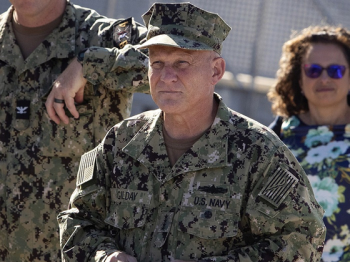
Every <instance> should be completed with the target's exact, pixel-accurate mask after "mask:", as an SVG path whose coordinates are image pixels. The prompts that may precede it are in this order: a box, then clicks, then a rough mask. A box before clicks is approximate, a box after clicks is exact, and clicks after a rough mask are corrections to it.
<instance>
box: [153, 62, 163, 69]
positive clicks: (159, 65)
mask: <svg viewBox="0 0 350 262" xmlns="http://www.w3.org/2000/svg"><path fill="white" fill-rule="evenodd" d="M162 66H163V63H162V62H160V61H154V62H152V63H151V67H152V68H156V69H159V68H161V67H162Z"/></svg>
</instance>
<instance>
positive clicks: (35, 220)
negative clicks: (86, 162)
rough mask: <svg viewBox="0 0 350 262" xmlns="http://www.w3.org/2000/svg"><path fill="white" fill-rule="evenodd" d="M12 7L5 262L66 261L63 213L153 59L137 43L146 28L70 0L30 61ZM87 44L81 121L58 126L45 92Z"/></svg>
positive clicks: (1, 226)
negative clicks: (81, 170)
mask: <svg viewBox="0 0 350 262" xmlns="http://www.w3.org/2000/svg"><path fill="white" fill-rule="evenodd" d="M12 12H13V9H12V8H10V9H9V10H8V11H7V12H6V13H3V14H2V15H1V16H0V83H1V85H0V261H13V262H14V261H50V262H51V261H60V251H59V236H58V225H57V218H56V217H57V215H58V213H59V211H62V210H66V209H67V206H68V202H69V196H70V195H71V194H72V192H73V191H74V189H75V174H76V172H77V171H78V167H79V161H80V157H81V155H82V154H83V153H84V152H87V151H88V150H91V149H93V148H94V147H95V146H96V145H98V143H99V142H101V140H102V139H103V137H104V135H105V134H106V132H107V131H108V130H109V129H110V128H111V127H112V126H113V125H114V124H115V123H117V122H119V121H120V120H122V119H124V118H126V117H128V116H129V115H130V107H131V102H132V93H133V92H136V91H147V90H148V86H147V81H146V79H147V66H145V65H147V57H146V56H145V55H144V54H142V53H140V52H138V51H136V50H135V48H134V47H133V46H132V45H131V44H138V43H140V42H141V40H142V39H144V38H145V36H146V31H147V30H146V28H145V27H143V26H141V25H140V24H136V23H135V22H134V21H133V20H132V19H126V20H114V19H107V18H105V17H103V16H100V15H99V14H97V13H96V12H95V11H93V10H90V9H85V8H82V7H79V6H76V5H72V4H71V3H69V2H68V3H67V7H66V11H65V14H64V17H63V20H62V22H61V24H60V26H59V27H58V28H56V29H55V30H54V31H53V32H52V33H51V34H50V35H49V36H48V37H47V38H46V39H45V40H44V41H43V43H42V44H41V45H40V46H39V47H38V48H37V49H36V50H35V51H34V52H33V53H32V54H31V55H30V56H29V57H28V58H27V59H26V60H25V61H23V58H22V55H21V51H20V49H19V47H18V45H17V43H16V39H15V37H14V34H13V29H12V25H11V22H10V21H11V19H12ZM121 29H122V30H121ZM120 32H122V33H121V34H120ZM126 40H128V41H129V42H128V43H129V44H127V43H126V42H125V41H126ZM122 43H124V44H123V47H124V48H123V49H119V48H118V46H120V45H121V44H122ZM85 48H89V49H88V51H87V54H86V55H85V57H84V62H83V69H84V74H85V76H86V77H87V79H88V80H89V83H88V84H87V85H86V87H85V94H84V102H83V103H82V104H79V105H78V106H77V110H78V111H79V113H80V118H79V119H73V118H72V117H71V118H70V124H69V125H64V124H61V125H56V124H55V123H54V122H52V121H50V119H49V118H48V115H47V113H46V109H45V101H46V96H47V95H48V94H49V92H50V89H51V87H52V83H53V82H54V81H55V79H56V78H57V76H58V75H60V74H61V72H62V71H63V70H64V69H65V68H66V67H67V66H68V64H69V63H70V61H72V59H73V58H74V57H75V56H76V55H77V54H78V53H79V52H80V51H81V50H84V49H85ZM101 62H104V63H105V64H103V65H101V64H100V63H101ZM66 113H67V114H68V115H70V114H69V112H68V111H67V112H66Z"/></svg>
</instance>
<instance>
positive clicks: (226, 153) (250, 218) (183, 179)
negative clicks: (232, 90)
mask: <svg viewBox="0 0 350 262" xmlns="http://www.w3.org/2000/svg"><path fill="white" fill-rule="evenodd" d="M216 97H217V98H218V96H217V95H216ZM218 99H219V98H218ZM162 125H163V121H162V112H161V111H160V110H155V111H149V112H145V113H142V114H140V115H138V116H135V117H131V118H129V119H126V120H124V121H122V122H121V123H119V124H117V125H116V126H115V127H114V128H112V129H111V130H110V131H109V132H108V134H107V135H106V137H105V138H104V140H103V142H102V143H101V144H100V145H99V146H98V147H96V148H95V149H94V150H92V151H90V152H88V153H86V154H84V156H83V157H82V161H81V163H80V168H79V172H78V178H77V188H76V190H75V191H74V194H73V195H72V197H71V202H70V209H69V210H67V211H65V212H62V213H60V215H59V217H58V221H59V224H60V237H61V240H60V241H61V248H62V252H63V257H64V259H65V261H105V259H106V257H107V256H108V255H109V254H111V253H113V252H115V251H117V250H120V251H125V252H126V253H127V254H129V255H132V256H135V257H136V258H137V261H142V262H148V261H149V262H151V261H152V262H158V261H172V260H173V259H181V260H185V261H187V260H193V261H216V262H218V261H236V262H237V261H241V262H248V261H250V262H251V261H254V262H257V261H264V262H267V261H269V262H271V261H313V262H315V261H319V259H320V257H321V253H322V248H323V241H324V238H325V227H324V224H323V222H322V216H323V210H322V208H321V207H320V206H319V204H318V203H317V202H316V200H315V198H314V195H313V192H312V189H311V186H310V184H309V181H308V179H307V177H306V175H305V173H304V171H303V169H302V168H301V167H300V165H299V163H298V161H297V160H296V159H295V158H294V156H293V155H292V153H291V152H290V151H289V150H288V149H287V148H286V146H285V145H284V144H283V143H282V142H281V141H280V140H279V139H278V138H277V137H276V136H275V135H274V134H272V133H271V132H270V130H269V129H268V128H266V127H264V126H262V125H261V124H259V123H257V122H255V121H254V120H251V119H249V118H247V117H245V116H243V115H240V114H238V113H236V112H234V111H232V110H231V109H229V108H227V107H226V105H225V104H224V103H223V102H222V101H221V102H220V104H219V109H218V112H217V115H216V118H215V120H214V122H213V124H212V126H211V128H210V129H209V130H208V131H207V132H206V133H205V134H204V135H203V136H202V137H201V138H200V139H199V140H198V141H197V142H196V143H195V144H194V145H193V146H192V148H191V149H189V150H188V151H187V152H186V153H185V154H184V155H183V156H182V157H181V158H180V159H179V160H178V161H177V162H176V164H175V165H174V166H173V167H171V166H170V163H169V159H168V157H167V153H166V147H165V144H164V138H163V135H162Z"/></svg>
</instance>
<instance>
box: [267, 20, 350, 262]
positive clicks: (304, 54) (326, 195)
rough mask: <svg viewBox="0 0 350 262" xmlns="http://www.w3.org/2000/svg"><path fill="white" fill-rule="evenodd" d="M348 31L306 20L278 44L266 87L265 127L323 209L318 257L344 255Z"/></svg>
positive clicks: (349, 149) (348, 185) (347, 253)
mask: <svg viewBox="0 0 350 262" xmlns="http://www.w3.org/2000/svg"><path fill="white" fill-rule="evenodd" d="M349 65H350V32H349V31H348V30H347V29H345V28H341V27H331V26H323V27H319V26H311V27H308V28H306V29H304V30H302V31H301V32H300V33H299V34H298V35H296V36H294V37H293V38H291V39H290V40H289V41H287V42H286V43H285V44H284V46H283V53H282V57H281V60H280V69H279V70H278V72H277V83H276V85H275V86H274V88H272V89H271V90H270V92H269V93H268V97H269V99H270V101H271V102H272V111H273V113H274V114H275V115H277V116H278V117H277V118H276V119H275V121H274V122H273V123H272V124H271V125H270V127H271V128H272V129H273V130H274V131H275V132H276V133H277V134H278V135H279V136H280V138H281V140H282V141H283V142H284V143H285V144H286V145H287V146H288V147H289V148H290V149H291V151H292V152H293V154H294V155H295V156H296V157H297V159H298V160H299V162H300V163H301V165H302V167H303V168H304V170H305V171H306V173H307V175H308V178H309V180H310V182H311V185H312V187H313V190H314V193H315V196H316V199H317V201H318V202H319V203H320V204H321V206H322V207H323V208H324V210H325V214H324V222H325V225H326V227H327V236H326V242H325V247H324V251H323V256H322V261H344V262H345V261H350V230H349V226H350V107H349V100H348V98H349V96H348V93H349V90H350V69H349Z"/></svg>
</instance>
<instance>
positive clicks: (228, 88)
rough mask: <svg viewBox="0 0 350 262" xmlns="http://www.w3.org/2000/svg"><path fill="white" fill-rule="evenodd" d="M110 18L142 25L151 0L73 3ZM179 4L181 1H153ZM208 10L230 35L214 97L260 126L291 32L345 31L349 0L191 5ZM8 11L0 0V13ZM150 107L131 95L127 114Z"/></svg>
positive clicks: (233, 0) (221, 0)
mask: <svg viewBox="0 0 350 262" xmlns="http://www.w3.org/2000/svg"><path fill="white" fill-rule="evenodd" d="M72 2H73V3H75V4H78V5H81V6H84V7H88V8H92V9H95V10H96V11H97V12H99V13H100V14H102V15H106V16H108V17H115V18H126V17H130V16H133V17H134V18H135V20H136V21H138V22H140V23H143V22H142V19H141V15H142V14H143V13H144V12H145V11H147V10H148V8H149V7H150V6H151V5H152V3H154V2H156V1H151V0H98V1H96V0H72ZM157 2H163V3H180V2H184V1H177V0H172V1H161V0H159V1H157ZM190 2H191V3H192V4H194V5H197V6H198V7H201V8H203V9H206V10H208V11H211V12H214V13H218V14H219V15H220V16H221V17H222V18H223V19H224V20H225V21H226V22H227V23H228V24H229V25H230V26H231V27H232V31H231V33H230V35H229V37H228V38H227V40H226V41H225V43H224V49H223V53H222V55H223V57H224V58H225V59H226V63H227V73H226V75H225V77H224V79H223V80H222V81H221V82H220V84H219V85H218V87H217V92H218V93H219V94H220V95H221V96H222V97H223V99H224V101H225V102H226V103H227V104H228V105H229V106H230V107H231V108H232V109H234V110H237V111H239V112H241V113H243V114H245V115H248V116H249V117H251V118H254V119H256V120H258V121H260V122H262V123H263V124H269V123H270V122H271V121H272V119H273V116H272V115H271V110H270V103H269V102H268V100H267V98H266V92H267V90H268V89H269V88H270V87H271V85H273V82H274V77H275V75H276V71H277V69H278V62H279V58H280V55H281V48H282V45H283V43H284V42H285V41H286V40H288V39H289V37H290V35H291V34H292V32H293V31H300V30H301V29H303V28H305V27H308V26H310V25H318V24H323V25H324V24H332V25H342V26H344V27H347V28H350V18H349V16H350V1H349V0H216V1H213V0H191V1H190ZM9 7H10V2H9V1H8V0H1V2H0V12H1V13H2V12H4V11H6V10H7V9H8V8H9ZM152 108H155V105H154V104H153V102H152V100H151V98H150V97H149V96H147V95H136V96H135V98H134V104H133V110H132V114H136V113H139V112H140V111H144V110H147V109H152Z"/></svg>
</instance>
